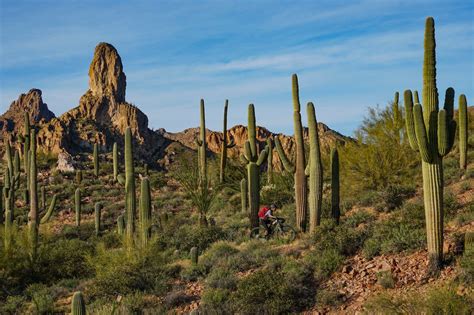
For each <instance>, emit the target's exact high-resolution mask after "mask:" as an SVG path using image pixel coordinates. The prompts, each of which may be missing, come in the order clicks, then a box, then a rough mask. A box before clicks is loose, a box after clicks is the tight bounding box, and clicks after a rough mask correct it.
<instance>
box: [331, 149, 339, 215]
mask: <svg viewBox="0 0 474 315" xmlns="http://www.w3.org/2000/svg"><path fill="white" fill-rule="evenodd" d="M339 187H340V184H339V153H338V152H337V148H332V149H331V216H332V218H333V219H334V220H335V221H336V223H337V224H339V217H340V215H341V210H340V207H339V198H340V197H339V196H340V193H339Z"/></svg>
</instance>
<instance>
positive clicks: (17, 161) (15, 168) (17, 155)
mask: <svg viewBox="0 0 474 315" xmlns="http://www.w3.org/2000/svg"><path fill="white" fill-rule="evenodd" d="M13 177H14V178H15V189H19V188H20V152H19V151H18V150H15V155H14V158H13Z"/></svg>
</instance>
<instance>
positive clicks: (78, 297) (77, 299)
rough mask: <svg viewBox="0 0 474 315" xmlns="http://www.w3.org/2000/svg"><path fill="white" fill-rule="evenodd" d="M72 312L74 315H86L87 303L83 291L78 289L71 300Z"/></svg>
mask: <svg viewBox="0 0 474 315" xmlns="http://www.w3.org/2000/svg"><path fill="white" fill-rule="evenodd" d="M71 314H72V315H86V303H85V302H84V297H83V296H82V292H81V291H77V292H75V293H74V295H73V296H72V300H71Z"/></svg>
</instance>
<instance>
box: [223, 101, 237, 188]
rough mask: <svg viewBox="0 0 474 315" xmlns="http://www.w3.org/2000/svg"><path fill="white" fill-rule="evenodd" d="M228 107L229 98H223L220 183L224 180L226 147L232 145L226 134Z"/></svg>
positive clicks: (228, 147)
mask: <svg viewBox="0 0 474 315" xmlns="http://www.w3.org/2000/svg"><path fill="white" fill-rule="evenodd" d="M228 107H229V100H225V105H224V128H223V130H222V145H221V165H220V173H219V181H220V183H221V184H222V183H223V182H225V168H226V165H227V149H230V148H232V147H234V145H235V144H234V139H231V140H230V142H229V139H228V136H227V109H228Z"/></svg>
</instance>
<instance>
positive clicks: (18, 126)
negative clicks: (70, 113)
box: [0, 89, 55, 139]
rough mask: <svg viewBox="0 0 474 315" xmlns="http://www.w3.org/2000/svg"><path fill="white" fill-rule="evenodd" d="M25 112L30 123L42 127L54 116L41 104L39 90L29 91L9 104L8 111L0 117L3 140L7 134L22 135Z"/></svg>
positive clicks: (46, 106)
mask: <svg viewBox="0 0 474 315" xmlns="http://www.w3.org/2000/svg"><path fill="white" fill-rule="evenodd" d="M25 112H27V113H28V115H29V117H30V122H34V123H35V124H36V125H44V124H45V123H47V122H49V121H50V120H51V119H53V118H54V117H55V116H54V114H53V112H51V111H50V110H49V109H48V105H47V104H46V103H43V98H42V93H41V90H38V89H31V90H30V91H29V92H28V93H26V94H21V95H20V96H19V97H18V99H17V100H16V101H14V102H12V103H11V105H10V107H9V108H8V110H7V111H6V112H5V113H4V114H3V115H1V116H0V135H1V136H2V139H5V138H6V137H7V136H8V135H9V134H12V135H14V134H17V133H18V132H19V133H23V127H24V113H25Z"/></svg>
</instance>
